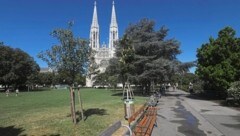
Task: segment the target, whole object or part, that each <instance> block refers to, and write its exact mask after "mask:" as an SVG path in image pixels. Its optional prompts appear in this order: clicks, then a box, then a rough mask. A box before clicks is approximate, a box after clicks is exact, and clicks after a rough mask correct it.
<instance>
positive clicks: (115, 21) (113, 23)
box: [110, 1, 118, 27]
mask: <svg viewBox="0 0 240 136" xmlns="http://www.w3.org/2000/svg"><path fill="white" fill-rule="evenodd" d="M110 27H118V25H117V19H116V13H115V6H114V1H113V3H112V18H111V24H110Z"/></svg>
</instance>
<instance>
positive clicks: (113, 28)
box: [109, 1, 118, 57]
mask: <svg viewBox="0 0 240 136" xmlns="http://www.w3.org/2000/svg"><path fill="white" fill-rule="evenodd" d="M117 40H118V24H117V18H116V13H115V4H114V1H113V3H112V17H111V23H110V31H109V48H110V49H111V50H112V53H111V56H112V57H113V56H114V54H115V48H116V46H115V42H116V41H117Z"/></svg>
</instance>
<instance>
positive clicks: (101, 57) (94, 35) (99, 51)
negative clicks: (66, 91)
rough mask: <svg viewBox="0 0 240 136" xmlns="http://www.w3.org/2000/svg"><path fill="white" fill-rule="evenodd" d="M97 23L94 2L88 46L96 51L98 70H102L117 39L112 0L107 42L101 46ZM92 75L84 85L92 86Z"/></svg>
mask: <svg viewBox="0 0 240 136" xmlns="http://www.w3.org/2000/svg"><path fill="white" fill-rule="evenodd" d="M99 32H100V30H99V24H98V17H97V3H96V1H95V3H94V10H93V18H92V25H91V29H90V44H89V46H90V47H91V48H92V49H93V50H95V51H96V55H95V61H96V63H97V64H98V65H99V70H100V72H104V71H105V70H106V67H107V66H108V62H109V59H111V58H113V57H114V55H115V48H116V45H115V42H116V41H117V40H118V24H117V19H116V13H115V6H114V1H113V3H112V16H111V23H110V28H109V43H108V46H107V44H105V43H103V45H102V47H100V42H99V41H100V36H99ZM92 78H93V76H91V77H88V78H87V79H86V86H87V87H92V86H93V80H92Z"/></svg>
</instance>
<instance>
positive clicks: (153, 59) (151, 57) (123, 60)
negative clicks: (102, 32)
mask: <svg viewBox="0 0 240 136" xmlns="http://www.w3.org/2000/svg"><path fill="white" fill-rule="evenodd" d="M154 27H155V23H154V21H151V20H148V19H143V20H141V21H140V22H138V23H136V24H134V25H130V26H129V27H128V28H127V29H126V31H125V34H124V36H123V38H122V39H121V40H120V41H119V45H118V48H117V51H116V56H117V59H118V61H119V63H116V64H117V65H118V66H117V67H119V70H118V73H119V75H121V76H120V77H121V78H122V81H123V82H125V81H126V79H129V80H130V81H131V82H132V83H136V84H140V85H142V87H143V88H146V91H150V86H151V84H152V83H154V82H155V83H157V82H164V81H165V82H166V81H169V80H170V77H171V75H173V74H174V73H176V72H178V71H179V70H180V69H184V70H187V69H188V68H189V67H190V65H187V64H183V63H181V62H180V61H178V60H177V58H176V56H177V55H178V54H180V53H181V51H180V49H179V42H178V41H177V40H175V39H166V36H167V34H168V31H169V30H168V29H166V28H165V27H161V28H160V29H159V30H155V29H154ZM189 64H190V63H189ZM191 64H193V63H191ZM109 67H113V66H112V65H111V63H110V66H109ZM115 67H116V66H115ZM126 77H127V78H126Z"/></svg>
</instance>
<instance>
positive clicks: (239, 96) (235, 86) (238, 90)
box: [227, 81, 240, 104]
mask: <svg viewBox="0 0 240 136" xmlns="http://www.w3.org/2000/svg"><path fill="white" fill-rule="evenodd" d="M227 93H228V97H232V98H233V99H234V101H235V102H237V103H238V104H240V81H236V82H233V83H232V84H231V86H230V88H229V89H228V90H227Z"/></svg>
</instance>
